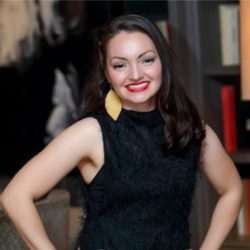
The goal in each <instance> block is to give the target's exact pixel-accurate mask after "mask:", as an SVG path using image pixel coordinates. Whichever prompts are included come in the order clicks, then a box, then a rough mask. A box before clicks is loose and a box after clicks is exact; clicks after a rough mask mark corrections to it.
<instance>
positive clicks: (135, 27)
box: [82, 15, 205, 151]
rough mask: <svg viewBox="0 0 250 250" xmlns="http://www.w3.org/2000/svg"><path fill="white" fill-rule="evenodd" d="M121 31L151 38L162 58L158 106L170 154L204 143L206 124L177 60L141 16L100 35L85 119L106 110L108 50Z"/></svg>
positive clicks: (116, 21)
mask: <svg viewBox="0 0 250 250" xmlns="http://www.w3.org/2000/svg"><path fill="white" fill-rule="evenodd" d="M121 31H126V32H135V31H139V32H143V33H144V34H146V35H148V36H149V37H150V38H151V39H152V41H153V43H154V44H155V47H156V49H157V51H158V54H159V56H160V60H161V64H162V84H161V87H160V90H159V92H158V94H157V98H156V100H157V103H156V106H157V109H158V110H159V112H160V114H161V116H162V118H163V120H164V122H165V129H164V132H165V145H166V148H167V150H173V151H178V150H180V149H182V148H184V147H185V146H186V145H187V144H188V142H189V141H190V140H191V139H192V138H195V139H198V140H202V139H203V138H204V137H205V128H204V126H205V123H204V122H203V120H202V119H201V117H200V115H199V113H198V111H197V108H196V107H195V105H194V104H193V103H192V101H191V100H190V99H189V97H188V96H187V94H186V93H185V91H184V89H183V88H182V86H181V84H180V83H179V80H178V79H177V74H176V72H175V70H176V67H175V65H176V63H175V61H176V60H175V56H174V54H173V52H172V50H171V49H170V47H169V45H168V43H167V41H166V39H165V37H164V36H163V35H162V33H161V32H160V31H159V29H158V28H157V27H156V25H155V24H154V23H153V22H152V21H150V20H149V19H147V18H145V17H143V16H140V15H123V16H119V17H116V18H115V19H113V20H112V21H111V22H109V23H108V24H107V25H106V26H105V27H104V28H102V29H100V30H99V31H98V33H97V34H96V36H95V40H94V51H93V55H94V57H93V61H92V68H91V71H92V72H91V74H90V77H89V80H88V81H87V82H86V83H85V84H84V85H85V88H84V91H83V106H82V112H83V115H84V116H85V115H88V114H89V113H91V112H95V111H97V110H99V109H101V108H103V107H104V101H105V96H106V94H107V92H108V90H109V89H110V87H109V83H108V81H107V79H106V77H105V67H106V47H107V43H108V42H109V41H110V39H111V38H113V37H114V36H116V35H117V34H118V33H119V32H121Z"/></svg>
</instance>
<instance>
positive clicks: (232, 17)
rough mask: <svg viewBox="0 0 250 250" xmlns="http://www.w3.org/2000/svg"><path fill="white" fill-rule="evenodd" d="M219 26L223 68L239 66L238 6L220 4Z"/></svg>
mask: <svg viewBox="0 0 250 250" xmlns="http://www.w3.org/2000/svg"><path fill="white" fill-rule="evenodd" d="M219 24H220V41H221V59H222V60H221V61H222V65H223V66H232V65H239V64H240V40H239V36H240V33H239V28H240V26H239V5H238V4H220V5H219Z"/></svg>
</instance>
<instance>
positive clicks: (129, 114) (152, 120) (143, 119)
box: [118, 108, 162, 126]
mask: <svg viewBox="0 0 250 250" xmlns="http://www.w3.org/2000/svg"><path fill="white" fill-rule="evenodd" d="M118 121H119V122H121V123H124V122H126V121H130V122H134V123H135V124H142V125H146V126H155V125H156V124H159V123H160V122H161V121H162V117H161V114H160V112H159V111H158V110H157V109H153V110H151V111H135V110H128V109H124V108H123V109H122V111H121V113H120V115H119V118H118Z"/></svg>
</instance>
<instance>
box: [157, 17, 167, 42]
mask: <svg viewBox="0 0 250 250" xmlns="http://www.w3.org/2000/svg"><path fill="white" fill-rule="evenodd" d="M155 24H156V26H157V27H158V28H159V30H160V31H161V33H162V34H163V35H164V36H165V38H166V40H167V42H168V44H170V43H171V35H170V23H169V20H157V21H155Z"/></svg>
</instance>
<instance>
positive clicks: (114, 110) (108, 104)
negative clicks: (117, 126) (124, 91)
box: [105, 89, 122, 121]
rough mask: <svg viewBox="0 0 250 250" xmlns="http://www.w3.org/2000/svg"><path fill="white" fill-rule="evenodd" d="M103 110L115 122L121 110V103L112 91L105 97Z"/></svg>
mask: <svg viewBox="0 0 250 250" xmlns="http://www.w3.org/2000/svg"><path fill="white" fill-rule="evenodd" d="M105 108H106V110H107V113H108V114H109V115H110V116H111V117H112V119H113V120H114V121H116V120H117V119H118V117H119V115H120V113H121V110H122V102H121V100H120V98H119V97H118V96H117V94H116V93H115V92H114V91H113V90H112V89H110V90H109V92H108V94H107V95H106V98H105Z"/></svg>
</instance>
